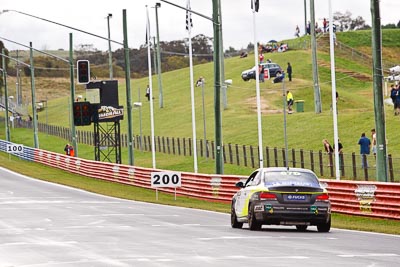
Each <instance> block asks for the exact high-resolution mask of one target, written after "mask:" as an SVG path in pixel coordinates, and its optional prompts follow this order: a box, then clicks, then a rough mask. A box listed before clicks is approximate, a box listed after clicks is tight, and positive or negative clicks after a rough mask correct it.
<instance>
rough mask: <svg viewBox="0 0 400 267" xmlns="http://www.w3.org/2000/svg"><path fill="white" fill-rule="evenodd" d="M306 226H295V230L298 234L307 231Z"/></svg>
mask: <svg viewBox="0 0 400 267" xmlns="http://www.w3.org/2000/svg"><path fill="white" fill-rule="evenodd" d="M307 227H308V226H307V225H296V229H297V231H299V232H305V231H306V230H307Z"/></svg>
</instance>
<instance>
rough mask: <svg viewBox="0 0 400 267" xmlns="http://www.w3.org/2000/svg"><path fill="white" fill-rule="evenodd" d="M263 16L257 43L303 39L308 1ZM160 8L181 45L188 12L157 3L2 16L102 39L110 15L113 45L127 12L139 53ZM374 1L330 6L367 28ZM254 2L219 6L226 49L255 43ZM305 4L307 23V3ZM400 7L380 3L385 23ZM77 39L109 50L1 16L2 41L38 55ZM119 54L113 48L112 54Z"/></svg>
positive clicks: (320, 5) (7, 4)
mask: <svg viewBox="0 0 400 267" xmlns="http://www.w3.org/2000/svg"><path fill="white" fill-rule="evenodd" d="M259 1H260V8H259V12H258V13H256V15H255V18H256V19H255V21H256V23H255V25H256V29H257V32H256V37H257V40H258V41H260V42H261V43H263V42H268V41H269V40H271V39H275V40H277V41H280V40H283V39H290V38H293V37H294V31H295V28H296V25H299V27H300V31H301V34H302V33H304V1H303V0H279V1H272V0H259ZM156 2H160V3H161V7H160V8H158V21H159V33H160V41H173V40H182V39H184V38H187V36H188V34H187V31H186V30H185V19H186V14H185V11H184V10H182V9H179V8H177V7H174V6H172V5H170V4H167V3H165V2H161V1H154V0H114V1H104V0H97V1H84V0H68V1H63V2H62V1H54V0H37V1H32V0H2V1H1V8H0V12H1V11H3V10H17V11H21V12H24V13H28V14H31V15H34V16H37V17H41V18H44V19H47V20H50V21H53V22H57V23H61V24H64V25H68V26H71V27H74V28H77V29H80V30H83V31H86V32H90V33H93V34H96V35H100V36H103V37H107V36H108V27H107V19H106V17H107V15H108V14H112V18H111V19H110V33H111V39H112V40H115V41H117V42H120V43H122V42H123V18H122V17H123V16H122V14H123V10H124V9H125V10H126V14H127V29H128V30H127V34H128V46H129V47H130V48H139V47H140V45H142V44H143V43H144V42H145V31H146V13H147V12H146V6H147V10H148V14H149V21H150V24H151V26H150V29H151V35H152V36H155V35H156V20H155V13H156V12H155V8H154V6H155V3H156ZM168 2H172V3H174V4H176V5H180V6H186V2H187V0H169V1H168ZM329 2H330V0H315V4H314V5H315V17H316V21H317V22H319V25H322V20H323V18H325V17H326V18H329ZM370 2H371V0H332V1H331V6H332V12H336V11H339V12H342V13H344V12H346V11H349V12H351V13H352V18H355V17H357V16H362V17H363V18H364V19H365V20H366V22H367V24H369V25H371V11H370ZM190 3H191V8H192V10H193V11H196V12H198V13H201V14H203V15H205V16H207V17H212V1H211V0H208V1H205V0H191V1H190ZM250 3H251V0H221V8H222V15H221V16H222V31H223V44H224V49H227V48H228V47H233V48H235V49H237V50H238V49H241V48H246V47H247V45H248V44H249V43H254V32H253V12H252V11H251V9H250ZM306 3H307V17H308V18H309V9H310V8H309V7H310V6H309V5H310V4H309V0H306ZM399 10H400V1H399V0H381V1H380V14H381V23H382V24H383V25H384V24H388V23H395V24H397V23H398V21H399V20H400V15H399V14H400V13H399ZM192 19H193V29H192V36H195V35H197V34H204V35H206V36H209V37H212V35H213V27H212V22H211V21H209V20H207V19H205V18H203V17H200V16H197V15H193V17H192ZM70 32H72V33H73V43H74V46H75V47H76V46H77V45H80V44H92V45H93V47H94V48H96V49H98V50H102V51H106V50H108V42H107V41H106V40H103V39H100V38H96V37H93V36H90V35H88V34H84V33H79V32H76V31H73V30H70V29H67V28H64V27H61V26H59V25H56V24H53V23H49V22H46V21H42V20H40V19H37V18H32V17H29V16H26V15H23V14H20V13H17V12H13V11H9V12H4V13H1V14H0V37H3V38H7V39H10V40H12V41H15V42H18V43H22V44H24V45H29V42H32V45H33V47H34V48H36V49H39V50H57V49H65V50H67V49H68V47H69V33H70ZM3 42H4V44H5V46H6V48H8V49H10V50H15V49H26V48H24V47H22V46H20V45H15V44H13V43H10V42H7V41H4V40H3ZM119 48H121V45H119V44H116V43H113V44H112V50H116V49H119Z"/></svg>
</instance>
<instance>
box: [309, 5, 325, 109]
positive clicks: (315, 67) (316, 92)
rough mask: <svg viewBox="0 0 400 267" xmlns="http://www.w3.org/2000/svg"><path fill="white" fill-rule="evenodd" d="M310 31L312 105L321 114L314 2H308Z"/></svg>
mask: <svg viewBox="0 0 400 267" xmlns="http://www.w3.org/2000/svg"><path fill="white" fill-rule="evenodd" d="M310 17H311V23H310V30H311V50H312V68H313V81H314V105H315V113H317V114H318V113H321V112H322V107H321V92H320V89H319V81H318V61H317V40H316V38H315V9H314V0H310Z"/></svg>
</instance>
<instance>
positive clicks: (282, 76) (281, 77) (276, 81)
mask: <svg viewBox="0 0 400 267" xmlns="http://www.w3.org/2000/svg"><path fill="white" fill-rule="evenodd" d="M284 78H285V72H283V71H282V73H281V74H278V75H277V76H276V77H275V79H274V80H273V81H272V83H280V82H282V81H283V79H284Z"/></svg>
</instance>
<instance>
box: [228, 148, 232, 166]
mask: <svg viewBox="0 0 400 267" xmlns="http://www.w3.org/2000/svg"><path fill="white" fill-rule="evenodd" d="M228 152H229V163H230V164H233V157H232V144H231V143H229V144H228Z"/></svg>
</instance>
